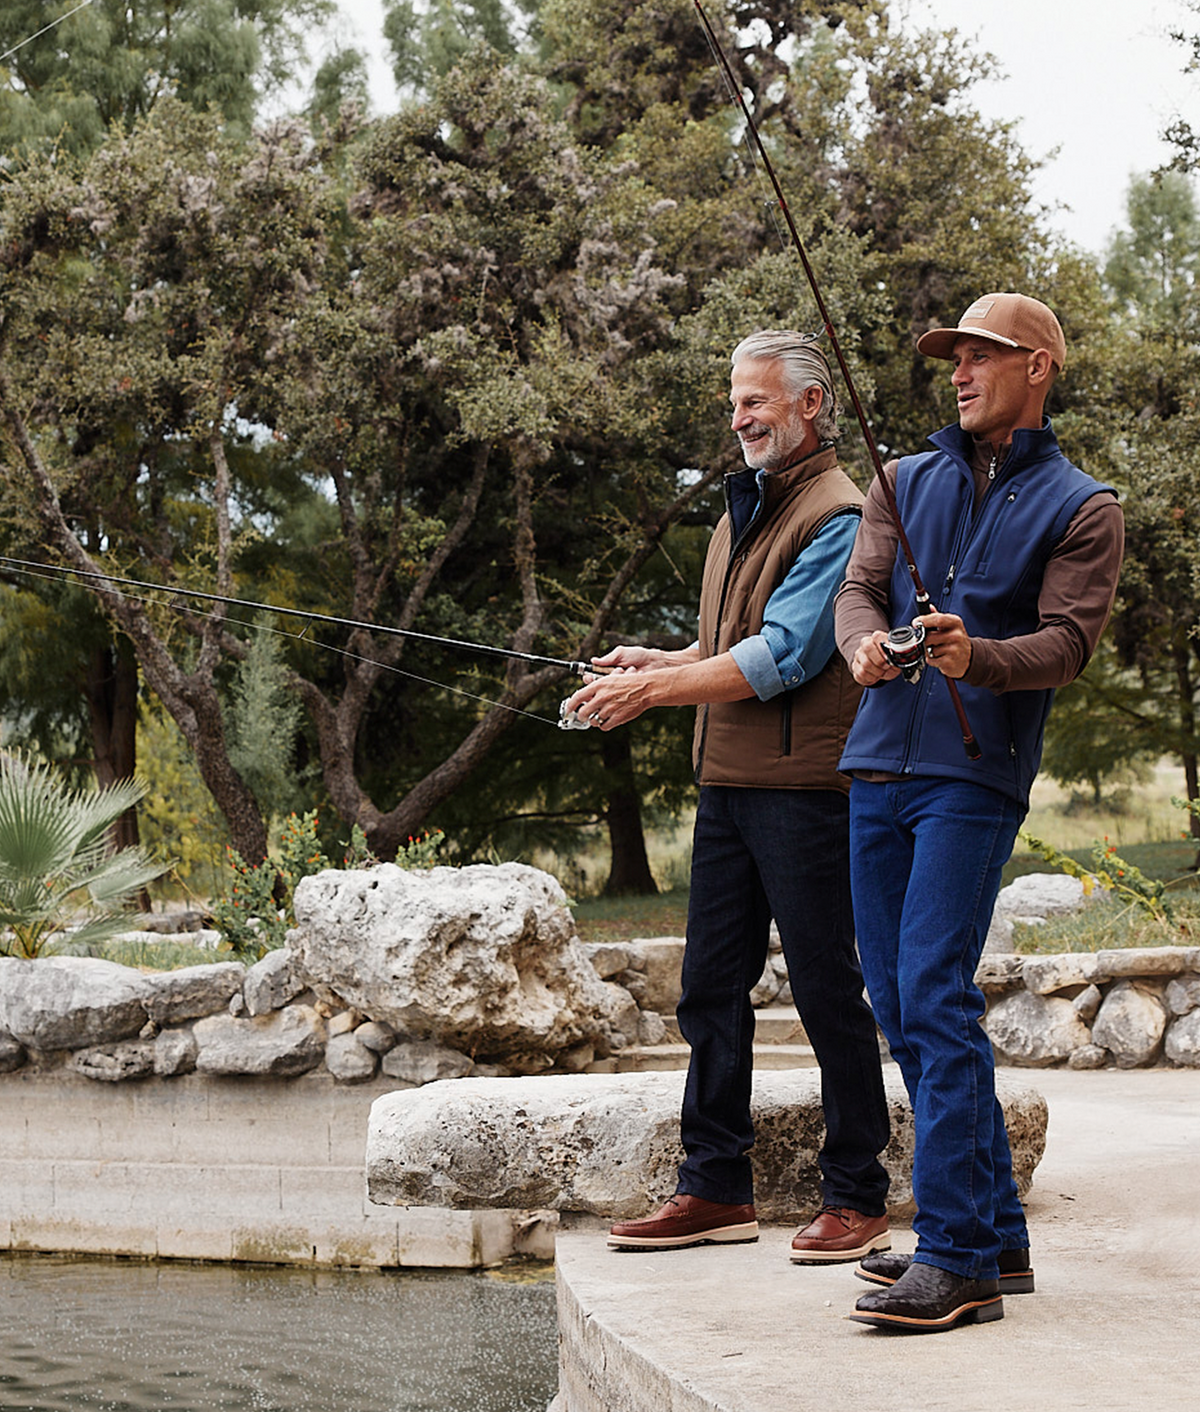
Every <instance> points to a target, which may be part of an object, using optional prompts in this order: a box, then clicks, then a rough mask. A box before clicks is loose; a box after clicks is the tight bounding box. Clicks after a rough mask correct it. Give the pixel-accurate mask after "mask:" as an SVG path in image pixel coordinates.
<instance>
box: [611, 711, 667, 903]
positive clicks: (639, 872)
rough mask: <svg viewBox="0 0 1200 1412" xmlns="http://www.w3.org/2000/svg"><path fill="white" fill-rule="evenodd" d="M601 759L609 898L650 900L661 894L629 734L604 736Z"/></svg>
mask: <svg viewBox="0 0 1200 1412" xmlns="http://www.w3.org/2000/svg"><path fill="white" fill-rule="evenodd" d="M600 755H601V758H602V759H603V761H604V774H605V778H606V780H607V783H608V808H607V809H606V810H605V819H606V822H607V824H608V842H609V847H610V849H611V851H612V860H611V862H610V864H609V871H608V881H607V882H606V883H605V884H604V895H605V897H620V896H628V895H631V894H632V895H635V896H638V897H649V896H651V895H653V894H654V893H656V892H657V891H658V887H657V886H656V884H655V882H654V875H653V874H652V873H651V871H650V860H649V858H647V857H646V835H645V832H644V830H643V829H642V803H641V799H640V798H639V797H638V792H637V782H636V780H635V778H634V773H633V749H632V747H631V745H630V743H629V732H628V731H626V730H622V731H613V732H612V733H611V734H608V733H601V736H600Z"/></svg>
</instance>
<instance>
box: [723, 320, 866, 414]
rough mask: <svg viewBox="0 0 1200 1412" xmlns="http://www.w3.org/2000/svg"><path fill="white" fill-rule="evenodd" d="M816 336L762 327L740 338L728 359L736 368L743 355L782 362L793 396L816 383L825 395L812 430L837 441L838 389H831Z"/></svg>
mask: <svg viewBox="0 0 1200 1412" xmlns="http://www.w3.org/2000/svg"><path fill="white" fill-rule="evenodd" d="M818 337H819V335H818V334H815V333H797V332H796V331H795V329H763V330H761V331H760V332H759V333H752V334H750V336H749V337H748V338H743V339H742V341H741V343H739V344H738V346H737V347H736V348H735V349H734V350H733V352H732V353H731V354H730V357H729V361H730V363H731V364H732V365H733V366H734V367H735V368H736V367H737V365H738V364H739V363H740V362H741V361H742V360H743V359H747V360H751V361H753V360H761V361H762V362H764V363H766V362H771V363H782V364H783V369H784V379H785V382H786V384H787V388H788V391H789V392H791V394H792V395H793V396H794V397H799V396H800V394H801V393H802V392H804V391H806V390H807V389H808V388H810V387H819V388H820V389H821V391H822V392H823V393H824V394H825V395H824V396H823V397H822V398H821V410H820V411H819V412H818V413H817V416H816V420H815V421H814V422H813V430H814V431H815V432H816V433H817V435H818V436H819V437H820V438H821V440H822V441H836V440H837V439H838V437H839V436H841V434H842V433H841V432H840V431H839V429H838V424H837V416H838V399H837V393H836V392H834V390H833V372H832V370H831V368H830V366H829V361H828V359H827V358H826V357H825V354H824V353H822V352H821V349H820V348H819V347H818V345H817V338H818Z"/></svg>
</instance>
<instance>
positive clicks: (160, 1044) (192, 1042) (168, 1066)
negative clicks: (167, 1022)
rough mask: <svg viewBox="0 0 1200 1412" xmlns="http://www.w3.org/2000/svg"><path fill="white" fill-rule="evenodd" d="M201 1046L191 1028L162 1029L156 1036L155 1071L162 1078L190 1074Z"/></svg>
mask: <svg viewBox="0 0 1200 1412" xmlns="http://www.w3.org/2000/svg"><path fill="white" fill-rule="evenodd" d="M198 1048H199V1046H198V1045H197V1044H196V1036H195V1035H194V1034H193V1033H192V1031H191V1030H190V1029H178V1030H162V1031H161V1032H160V1033H159V1034H157V1035H155V1036H154V1072H155V1074H157V1075H158V1077H159V1078H160V1079H170V1078H174V1077H175V1075H176V1074H190V1073H191V1072H192V1071H193V1070H194V1069H195V1067H196V1054H197V1051H198Z"/></svg>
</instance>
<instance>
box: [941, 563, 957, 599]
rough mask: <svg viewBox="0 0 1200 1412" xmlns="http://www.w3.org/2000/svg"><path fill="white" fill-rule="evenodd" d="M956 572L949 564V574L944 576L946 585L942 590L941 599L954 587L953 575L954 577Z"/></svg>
mask: <svg viewBox="0 0 1200 1412" xmlns="http://www.w3.org/2000/svg"><path fill="white" fill-rule="evenodd" d="M956 571H957V566H956V565H954V564H951V565H950V570H949V572H948V573H947V574H946V585H945V587H944V588H943V590H942V596H943V597H945V596H946V595H947V594H948V593H949V592H950V590H951V588H953V587H954V575H955V573H956Z"/></svg>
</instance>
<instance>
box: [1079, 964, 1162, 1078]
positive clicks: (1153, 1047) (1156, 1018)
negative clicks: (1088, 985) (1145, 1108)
mask: <svg viewBox="0 0 1200 1412" xmlns="http://www.w3.org/2000/svg"><path fill="white" fill-rule="evenodd" d="M1166 1028H1167V1007H1166V1005H1165V1004H1164V1002H1163V998H1162V992H1161V989H1156V988H1155V987H1154V986H1153V985H1152V984H1146V983H1144V982H1140V981H1128V980H1124V981H1117V983H1116V984H1115V985H1114V986H1113V987H1112V989H1111V990H1110V991H1109V992H1108V994H1107V995H1106V996H1105V997H1104V1002H1103V1004H1102V1005H1101V1006H1100V1009H1099V1011H1098V1012H1097V1014H1096V1018H1095V1020H1094V1021H1093V1023H1092V1042H1093V1043H1095V1044H1098V1045H1100V1046H1101V1047H1102V1048H1103V1049H1107V1050H1108V1052H1109V1053H1110V1054H1111V1055H1112V1057H1113V1059H1114V1060H1115V1061H1116V1064H1117V1067H1118V1068H1120V1069H1136V1068H1140V1067H1141V1066H1143V1065H1145V1064H1153V1063H1154V1061H1155V1059H1156V1058H1157V1057H1158V1054H1159V1051H1160V1050H1161V1048H1162V1042H1163V1034H1164V1033H1165V1031H1166Z"/></svg>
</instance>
